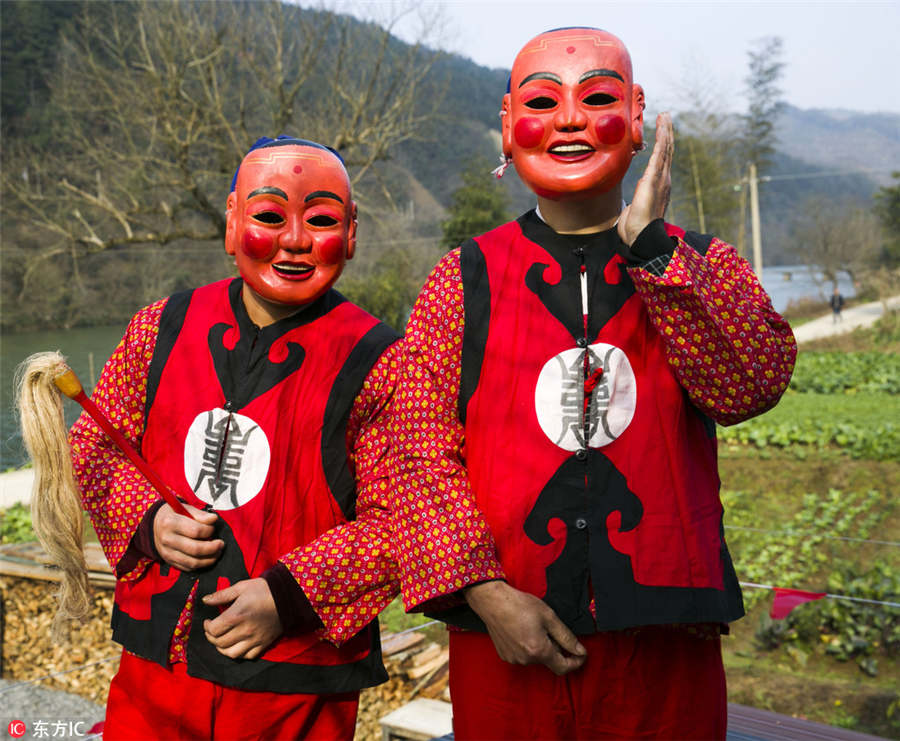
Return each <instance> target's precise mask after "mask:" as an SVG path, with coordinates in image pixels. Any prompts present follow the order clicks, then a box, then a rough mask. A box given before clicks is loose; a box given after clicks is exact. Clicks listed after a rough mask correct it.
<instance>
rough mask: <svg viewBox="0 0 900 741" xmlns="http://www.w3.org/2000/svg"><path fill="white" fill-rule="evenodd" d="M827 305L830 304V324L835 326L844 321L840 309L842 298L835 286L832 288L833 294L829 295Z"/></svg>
mask: <svg viewBox="0 0 900 741" xmlns="http://www.w3.org/2000/svg"><path fill="white" fill-rule="evenodd" d="M828 303H830V304H831V312H832V313H831V321H832V323H833V324H837V323H838V322H842V321H844V317H842V316H841V309H843V308H844V297H843V296H841V292H840V291H839V290H838V288H837V286H835V287H834V293H833V294H831V298H830V299H829V300H828Z"/></svg>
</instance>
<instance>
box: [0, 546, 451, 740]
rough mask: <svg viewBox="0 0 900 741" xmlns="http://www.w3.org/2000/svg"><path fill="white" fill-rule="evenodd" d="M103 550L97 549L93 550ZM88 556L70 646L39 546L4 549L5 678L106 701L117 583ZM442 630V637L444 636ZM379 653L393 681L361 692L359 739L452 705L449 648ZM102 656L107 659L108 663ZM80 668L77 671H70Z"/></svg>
mask: <svg viewBox="0 0 900 741" xmlns="http://www.w3.org/2000/svg"><path fill="white" fill-rule="evenodd" d="M96 550H97V551H98V553H99V549H96ZM97 555H98V554H95V553H93V552H91V553H89V554H88V556H89V563H88V566H89V568H90V569H91V571H92V578H91V581H92V583H93V585H94V596H93V600H94V604H93V608H92V611H91V616H90V618H89V620H88V621H87V622H86V623H84V624H83V625H74V626H73V627H72V628H71V630H70V634H69V638H68V640H66V641H63V642H60V643H54V642H53V641H52V640H51V639H50V622H51V619H52V616H53V613H54V611H55V610H56V601H55V597H54V593H55V592H56V590H57V588H58V584H57V583H56V582H55V581H53V580H52V579H53V578H54V576H55V574H54V573H53V570H52V569H50V568H49V567H48V566H46V565H45V564H44V563H43V562H44V561H45V558H46V557H45V556H43V553H42V552H40V548H39V546H37V545H36V544H23V545H20V546H15V547H10V546H3V547H2V548H0V593H2V595H0V596H2V609H3V614H2V621H0V626H2V636H0V638H2V650H0V669H2V677H3V678H4V679H11V680H23V681H24V680H31V679H37V678H39V677H45V676H47V675H50V674H54V673H58V672H69V673H66V674H61V675H59V676H55V677H53V678H50V679H42V680H41V681H40V682H38V683H35V686H36V687H42V688H45V689H58V690H63V691H65V692H71V693H73V694H76V695H79V696H81V697H83V698H85V699H87V700H91V701H92V702H96V703H98V704H101V705H104V704H106V695H107V692H108V689H109V682H110V680H111V679H112V676H113V675H114V674H115V672H116V671H117V669H118V666H119V661H118V656H119V653H120V651H121V648H120V647H119V646H118V645H117V644H115V643H113V642H112V640H111V638H110V633H111V631H110V627H109V618H110V614H111V612H112V596H113V593H112V589H111V588H110V587H112V585H113V580H112V578H111V574H109V566H108V565H106V564H105V560H103V559H102V553H99V559H98V558H95V557H96V556H97ZM100 560H103V563H102V564H101V563H100ZM433 632H434V633H437V634H438V636H439V640H440V633H439V632H438V631H433ZM381 640H382V652H383V654H384V662H385V666H386V667H387V671H388V675H389V676H390V679H389V680H388V681H387V682H385V683H384V684H381V685H379V686H378V687H372V688H371V689H367V690H364V691H363V693H362V696H361V698H360V704H359V719H358V722H357V733H356V738H357V741H380V739H381V728H380V725H379V721H380V720H381V718H383V717H384V716H385V715H387V714H388V713H390V712H391V711H393V710H396V709H397V708H399V707H400V706H402V705H405V704H406V703H408V702H410V701H411V700H413V699H415V698H416V697H428V698H434V699H439V700H449V693H448V689H447V672H448V664H447V648H446V646H441V645H440V644H439V643H437V642H435V641H432V640H430V639H429V638H426V635H425V633H423V632H418V631H414V632H404V633H398V634H388V633H383V634H382V637H381ZM105 659H108V660H106V661H104V660H105ZM98 662H99V663H98ZM72 669H75V671H69V670H72Z"/></svg>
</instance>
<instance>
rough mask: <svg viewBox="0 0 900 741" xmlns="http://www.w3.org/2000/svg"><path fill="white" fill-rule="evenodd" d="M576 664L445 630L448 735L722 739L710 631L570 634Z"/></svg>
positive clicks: (486, 740)
mask: <svg viewBox="0 0 900 741" xmlns="http://www.w3.org/2000/svg"><path fill="white" fill-rule="evenodd" d="M579 638H580V640H581V642H582V644H583V645H584V646H585V648H586V649H587V651H588V659H587V661H586V662H585V664H584V666H583V667H581V669H579V670H577V671H575V672H572V673H570V674H567V675H565V676H562V677H557V676H556V675H555V674H553V673H552V672H551V671H550V670H549V669H547V668H545V667H543V666H517V665H513V664H507V663H506V662H505V661H502V660H501V659H500V658H499V657H498V656H497V652H496V651H495V650H494V646H493V644H492V643H491V639H490V637H489V636H488V635H487V634H485V633H471V632H458V631H453V632H451V633H450V695H451V698H452V700H453V732H454V738H455V741H495V740H498V739H508V740H509V741H512V740H513V739H515V741H521V740H523V739H527V740H528V741H537V740H538V739H579V740H583V741H587V740H588V739H590V740H591V741H594V740H595V739H666V740H667V741H675V740H676V739H679V740H680V739H710V740H713V739H716V740H721V739H724V738H725V727H726V722H727V713H728V709H727V708H728V703H727V699H726V695H725V671H724V668H723V666H722V654H721V645H720V641H719V638H718V636H716V637H709V636H708V635H707V636H706V637H701V636H699V635H694V634H691V633H689V632H688V631H687V630H686V629H679V628H673V627H668V626H659V627H648V628H641V629H639V630H629V631H621V632H619V631H617V632H609V633H596V634H594V635H589V636H580V637H579Z"/></svg>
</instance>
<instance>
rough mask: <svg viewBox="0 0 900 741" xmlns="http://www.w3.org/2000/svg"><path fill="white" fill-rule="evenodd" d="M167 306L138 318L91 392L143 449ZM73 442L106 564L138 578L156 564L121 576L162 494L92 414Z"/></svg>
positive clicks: (136, 566) (142, 562)
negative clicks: (153, 365)
mask: <svg viewBox="0 0 900 741" xmlns="http://www.w3.org/2000/svg"><path fill="white" fill-rule="evenodd" d="M165 304H166V300H165V299H164V300H162V301H158V302H156V303H155V304H151V305H150V306H148V307H146V308H144V309H142V310H141V311H139V312H138V313H137V314H135V316H134V318H133V319H132V320H131V322H130V324H129V325H128V329H127V330H126V331H125V336H124V337H123V338H122V339H121V341H120V342H119V344H118V346H117V347H116V349H115V350H114V351H113V354H112V356H111V357H110V359H109V360H108V361H107V362H106V365H105V366H104V367H103V372H102V374H101V375H100V380H99V381H98V382H97V386H96V387H95V388H94V390H93V392H92V393H91V399H92V401H93V402H94V403H95V404H96V405H97V406H98V407H99V409H100V410H101V411H102V412H104V413H105V414H106V415H107V417H108V418H109V420H110V421H111V422H112V423H113V425H115V427H116V428H117V429H118V430H119V431H120V432H121V433H122V434H123V435H124V436H125V438H126V439H127V440H128V441H129V442H130V443H131V444H132V445H133V446H134V447H135V448H138V449H139V448H140V444H141V437H142V436H143V433H144V403H145V401H146V395H147V372H148V369H149V367H150V359H151V357H152V355H153V348H154V346H155V344H156V336H157V334H158V332H159V318H160V315H161V314H162V310H163V307H164V306H165ZM69 443H70V445H71V448H72V463H73V466H74V470H75V480H76V481H77V482H78V485H79V487H80V489H81V499H82V505H83V506H84V509H85V510H86V511H87V512H88V514H89V515H90V518H91V524H93V526H94V530H96V532H97V537H98V539H99V540H100V545H101V546H102V547H103V551H104V553H105V554H106V558H107V560H108V561H109V563H110V565H111V566H112V567H113V571H114V572H115V573H116V575H117V576H118V578H120V579H125V580H126V581H133V580H135V579H138V578H139V577H140V576H141V575H142V574H143V573H144V571H145V569H146V568H147V566H148V565H149V564H150V563H151V559H149V558H147V557H144V556H141V557H140V558H131V557H130V558H128V559H126V560H127V562H128V564H127V567H126V568H124V569H123V571H125V573H119V570H120V568H119V567H120V562H121V561H122V560H123V557H124V556H125V553H126V551H128V550H129V545H130V544H131V539H132V537H133V536H134V534H135V532H136V531H137V529H138V525H140V523H141V520H142V519H143V517H144V515H145V514H146V512H147V510H148V509H150V507H151V506H153V504H154V503H156V502H157V501H159V500H160V496H159V494H157V492H156V491H155V490H154V489H153V487H152V486H151V485H150V484H149V483H148V482H147V480H146V479H145V478H144V477H143V476H142V475H141V474H140V472H139V471H138V470H137V468H136V467H135V465H134V464H133V463H132V462H131V461H130V460H128V458H127V457H126V456H125V454H124V453H123V452H122V451H120V450H119V449H118V448H117V447H116V446H115V445H114V444H113V442H112V441H111V440H110V439H109V437H108V436H107V435H106V433H104V432H103V431H102V430H101V429H100V428H99V427H98V426H97V424H96V423H95V422H94V420H93V419H91V418H90V417H89V416H88V415H87V413H84V414H82V415H81V416H80V417H79V418H78V420H77V421H76V422H75V424H74V425H73V426H72V429H71V431H70V432H69ZM131 555H135V551H134V549H132V552H131Z"/></svg>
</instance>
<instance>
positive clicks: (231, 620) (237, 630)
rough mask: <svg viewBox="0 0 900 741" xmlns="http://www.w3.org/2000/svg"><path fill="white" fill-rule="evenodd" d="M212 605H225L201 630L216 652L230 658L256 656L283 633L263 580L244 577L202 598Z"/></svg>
mask: <svg viewBox="0 0 900 741" xmlns="http://www.w3.org/2000/svg"><path fill="white" fill-rule="evenodd" d="M203 602H204V604H207V605H212V606H213V607H222V606H223V605H228V608H227V609H226V610H225V611H224V612H223V613H222V614H221V615H219V617H217V618H216V619H215V620H204V621H203V632H204V633H205V635H206V640H208V641H209V642H210V643H211V644H212V645H213V646H215V647H216V649H217V650H218V651H219V653H221V654H224V655H225V656H227V657H228V658H230V659H255V658H256V657H257V656H259V655H260V654H261V653H262V652H263V651H265V650H266V649H267V648H268V647H269V644H271V643H272V641H274V640H275V639H276V638H278V636H280V635H281V634H282V632H283V629H282V627H281V619H280V618H279V617H278V610H277V609H276V607H275V600H274V599H273V598H272V592H271V591H270V589H269V585H268V583H267V582H266V580H265V579H261V578H256V579H245V580H244V581H239V582H237V584H232V585H231V586H230V587H227V588H225V589H220V590H219V591H218V592H213V593H212V594H207V595H206V596H205V597H203Z"/></svg>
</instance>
